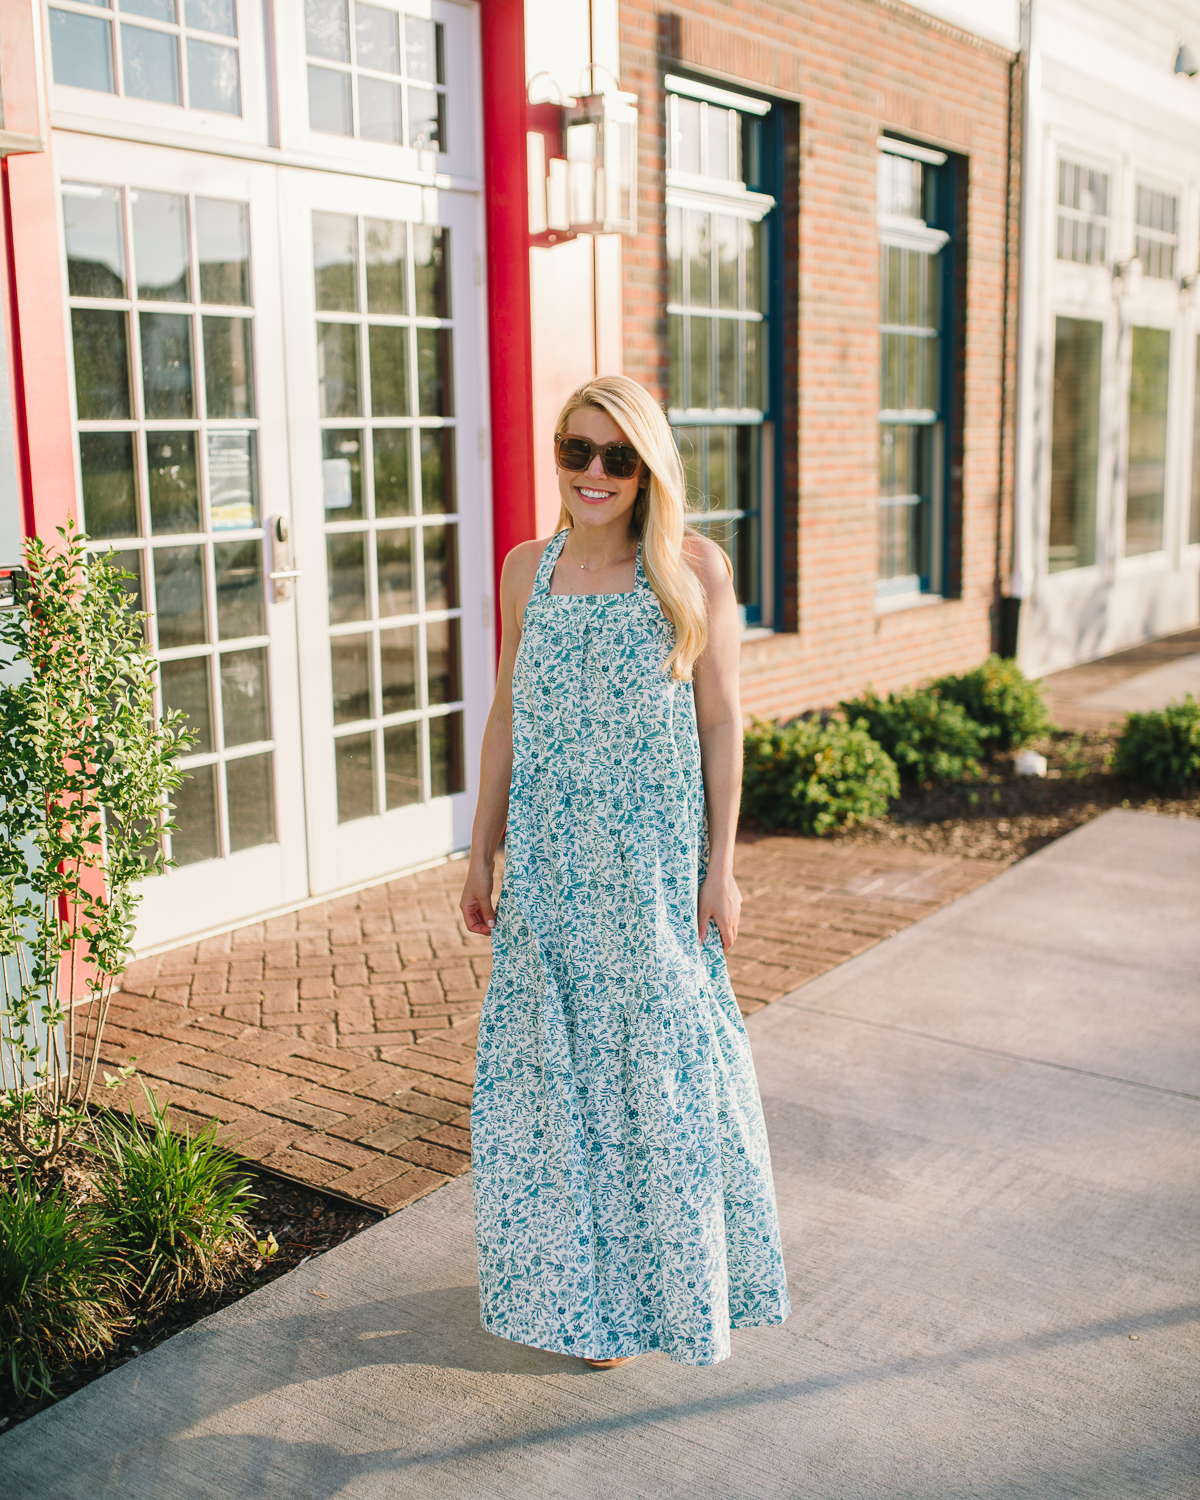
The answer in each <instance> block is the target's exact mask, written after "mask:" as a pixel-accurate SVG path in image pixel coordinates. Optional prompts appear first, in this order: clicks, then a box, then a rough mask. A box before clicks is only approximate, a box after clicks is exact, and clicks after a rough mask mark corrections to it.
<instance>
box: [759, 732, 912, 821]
mask: <svg viewBox="0 0 1200 1500" xmlns="http://www.w3.org/2000/svg"><path fill="white" fill-rule="evenodd" d="M899 793H900V783H899V778H898V777H897V774H896V766H895V763H894V762H893V761H892V758H891V757H890V756H889V755H888V754H887V753H886V751H884V750H882V749H881V748H880V746H879V745H878V744H876V742H875V741H874V740H873V739H872V738H871V736H870V734H869V733H868V732H867V728H866V725H865V724H863V723H862V722H861V721H856V722H849V723H848V722H847V721H846V720H845V719H843V718H842V717H841V716H840V715H839V716H836V717H834V718H830V719H827V720H822V719H821V717H820V716H819V715H813V716H812V717H811V718H807V719H794V720H793V721H792V722H791V723H790V724H773V723H771V722H770V721H768V720H764V719H758V720H755V722H754V725H753V727H752V728H750V729H749V730H747V732H746V739H745V767H744V770H743V774H742V810H743V811H744V812H745V814H746V816H747V817H749V818H753V819H754V821H755V822H756V823H758V824H760V825H761V826H762V827H763V828H794V829H797V830H798V831H799V832H801V833H810V834H823V833H830V832H832V831H833V830H834V829H835V828H848V827H849V826H850V825H851V824H853V823H860V822H863V821H864V820H865V819H867V818H882V817H884V816H885V815H886V813H887V810H888V799H889V798H891V797H896V796H898V795H899Z"/></svg>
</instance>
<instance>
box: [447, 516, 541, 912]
mask: <svg viewBox="0 0 1200 1500" xmlns="http://www.w3.org/2000/svg"><path fill="white" fill-rule="evenodd" d="M545 545H546V544H545V542H522V543H521V545H520V546H519V547H514V548H513V550H512V551H511V552H510V553H509V554H508V556H507V557H506V558H505V559H504V568H503V570H502V572H501V574H500V628H501V631H502V636H501V644H500V660H499V663H498V664H497V667H496V696H495V698H494V699H493V701H492V710H491V713H489V714H488V721H487V727H486V728H485V729H484V731H483V752H482V755H481V757H480V768H479V801H478V803H477V804H476V807H475V823H474V826H473V828H472V829H471V854H470V858H469V859H468V861H467V878H466V882H465V883H464V885H463V893H462V899H461V900H460V901H459V903H458V904H459V909H460V910H461V912H462V914H463V918H464V919H465V921H466V924H467V927H468V928H469V929H470V931H471V932H477V933H479V935H480V936H481V937H487V936H488V934H489V933H490V932H491V930H492V928H493V927H494V926H495V925H496V913H495V909H494V908H493V906H492V887H493V884H494V880H495V866H496V851H497V850H498V849H499V848H500V840H501V839H502V838H503V837H504V829H505V825H506V824H507V822H508V784H509V781H510V780H511V778H512V762H513V741H512V679H513V667H514V665H515V663H516V660H517V647H518V646H519V645H520V642H521V621H522V619H523V618H524V615H525V606H526V604H528V603H529V596H530V594H531V593H532V592H533V580H534V577H535V576H536V573H537V565H538V561H539V559H540V558H541V555H542V550H543V548H544V547H545Z"/></svg>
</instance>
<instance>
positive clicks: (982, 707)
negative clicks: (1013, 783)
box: [933, 656, 1053, 750]
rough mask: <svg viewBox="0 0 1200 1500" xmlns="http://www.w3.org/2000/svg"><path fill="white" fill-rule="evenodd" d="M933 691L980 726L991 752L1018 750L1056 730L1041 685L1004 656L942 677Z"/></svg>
mask: <svg viewBox="0 0 1200 1500" xmlns="http://www.w3.org/2000/svg"><path fill="white" fill-rule="evenodd" d="M933 689H934V691H935V692H937V693H939V694H940V695H941V697H942V698H943V699H944V700H945V701H946V702H947V703H957V704H958V706H959V708H961V709H962V710H963V711H964V712H965V713H966V715H967V717H968V718H970V719H973V720H974V721H975V723H976V724H978V725H979V728H980V739H981V740H982V741H983V742H984V745H985V747H986V748H987V749H988V750H1019V749H1020V748H1021V746H1022V745H1028V744H1029V742H1030V741H1031V740H1036V739H1038V738H1040V736H1042V735H1044V734H1048V733H1049V732H1050V730H1051V729H1052V728H1053V725H1052V724H1051V722H1050V715H1049V713H1048V712H1047V710H1046V700H1045V698H1044V697H1043V696H1042V687H1041V684H1040V683H1039V682H1031V681H1030V679H1029V678H1028V677H1026V675H1025V673H1024V672H1022V671H1021V669H1020V667H1018V666H1017V664H1016V662H1015V661H1009V660H1007V659H1006V658H1005V657H1003V656H989V657H988V659H987V661H985V662H984V663H983V665H982V666H978V667H976V668H975V669H974V670H973V671H971V672H963V673H961V674H960V675H958V676H951V677H939V678H938V680H937V681H936V682H935V683H934V684H933Z"/></svg>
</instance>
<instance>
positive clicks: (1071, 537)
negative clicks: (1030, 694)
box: [1011, 0, 1200, 673]
mask: <svg viewBox="0 0 1200 1500" xmlns="http://www.w3.org/2000/svg"><path fill="white" fill-rule="evenodd" d="M1023 23H1024V33H1025V35H1024V42H1025V63H1026V73H1025V120H1024V125H1025V130H1024V148H1023V150H1024V160H1023V167H1024V171H1023V180H1022V225H1021V311H1020V339H1019V353H1018V393H1017V424H1018V426H1017V484H1016V503H1015V514H1014V537H1013V571H1012V587H1011V592H1012V594H1013V596H1014V597H1015V598H1019V599H1021V600H1022V604H1021V607H1020V628H1019V637H1018V640H1019V645H1018V656H1019V659H1020V661H1021V664H1022V666H1024V667H1025V669H1026V670H1027V671H1030V672H1034V673H1042V672H1046V671H1053V670H1055V669H1057V668H1061V667H1067V666H1071V665H1073V664H1074V663H1077V662H1082V661H1087V660H1091V659H1093V658H1095V657H1098V656H1102V655H1105V654H1107V653H1109V652H1112V651H1116V650H1120V649H1122V648H1123V647H1127V646H1132V645H1135V644H1137V643H1138V642H1140V641H1143V640H1147V639H1149V638H1151V637H1153V636H1157V635H1163V634H1168V633H1170V632H1172V631H1177V630H1182V629H1185V628H1187V627H1189V626H1191V625H1194V624H1195V623H1196V622H1197V620H1198V619H1200V378H1198V372H1200V287H1198V286H1197V265H1198V261H1200V76H1195V77H1192V76H1189V73H1188V71H1187V70H1188V69H1189V68H1191V69H1195V68H1197V67H1200V61H1198V60H1200V4H1197V3H1194V0H1191V3H1188V0H1150V3H1148V4H1134V3H1133V0H1086V3H1077V0H1030V3H1028V4H1027V5H1026V6H1025V9H1024V15H1023Z"/></svg>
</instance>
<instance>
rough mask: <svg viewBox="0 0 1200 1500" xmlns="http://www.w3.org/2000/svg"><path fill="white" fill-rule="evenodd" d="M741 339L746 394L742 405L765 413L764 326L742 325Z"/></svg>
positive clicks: (765, 329) (761, 324) (756, 324)
mask: <svg viewBox="0 0 1200 1500" xmlns="http://www.w3.org/2000/svg"><path fill="white" fill-rule="evenodd" d="M741 327H742V339H743V341H744V343H745V355H744V359H745V367H746V394H745V396H744V397H743V398H742V405H743V406H744V407H749V408H750V409H751V410H753V411H765V410H766V406H767V380H766V371H765V369H764V362H765V358H766V352H767V348H766V337H765V335H766V331H767V328H766V324H765V323H743V324H742V325H741Z"/></svg>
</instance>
